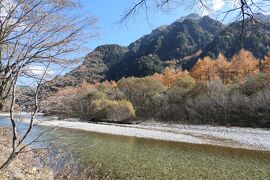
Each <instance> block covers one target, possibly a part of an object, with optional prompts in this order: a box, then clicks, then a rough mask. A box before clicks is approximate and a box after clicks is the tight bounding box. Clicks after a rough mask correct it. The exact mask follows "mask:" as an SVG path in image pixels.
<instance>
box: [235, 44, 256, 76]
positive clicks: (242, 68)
mask: <svg viewBox="0 0 270 180" xmlns="http://www.w3.org/2000/svg"><path fill="white" fill-rule="evenodd" d="M231 71H232V73H233V74H234V75H235V76H236V77H238V78H239V79H242V78H244V77H245V76H247V75H248V74H257V73H258V72H259V60H258V59H257V58H255V57H254V56H253V54H252V53H251V52H249V51H246V50H244V49H241V50H240V51H239V53H238V54H236V55H234V56H233V58H232V60H231Z"/></svg>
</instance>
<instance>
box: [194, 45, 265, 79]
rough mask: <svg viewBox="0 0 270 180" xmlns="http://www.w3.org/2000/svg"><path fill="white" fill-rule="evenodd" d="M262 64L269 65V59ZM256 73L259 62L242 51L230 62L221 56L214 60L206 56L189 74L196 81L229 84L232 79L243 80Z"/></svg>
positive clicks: (247, 52) (251, 55) (250, 54)
mask: <svg viewBox="0 0 270 180" xmlns="http://www.w3.org/2000/svg"><path fill="white" fill-rule="evenodd" d="M264 63H265V64H267V63H269V64H270V58H269V59H268V60H265V62H264ZM258 72H259V60H258V59H257V58H255V57H254V56H253V54H252V53H251V52H249V51H246V50H244V49H242V50H240V51H239V53H238V54H236V55H234V56H233V57H232V59H231V60H230V61H228V60H227V59H226V57H225V56H223V55H222V54H220V55H218V57H217V59H216V60H212V59H211V58H210V57H208V56H207V57H205V58H203V59H202V60H199V61H198V62H197V63H196V64H195V66H194V67H193V69H192V71H191V73H190V74H191V76H192V77H193V78H195V79H197V80H203V81H210V80H217V79H219V80H221V81H223V82H224V83H230V82H232V81H233V80H234V79H239V80H243V79H244V77H246V76H247V75H248V74H257V73H258Z"/></svg>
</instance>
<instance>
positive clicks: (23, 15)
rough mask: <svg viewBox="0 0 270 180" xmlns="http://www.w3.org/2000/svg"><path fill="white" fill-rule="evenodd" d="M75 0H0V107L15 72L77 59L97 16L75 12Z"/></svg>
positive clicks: (9, 88) (66, 62)
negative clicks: (38, 65)
mask: <svg viewBox="0 0 270 180" xmlns="http://www.w3.org/2000/svg"><path fill="white" fill-rule="evenodd" d="M74 8H79V4H78V3H77V2H76V1H75V0H1V2H0V84H1V86H0V110H1V109H3V104H4V101H5V100H6V99H7V98H8V96H9V94H10V91H11V89H12V86H13V84H14V81H15V79H16V74H18V73H22V72H25V69H27V68H29V67H30V66H35V65H37V64H44V63H45V64H47V63H48V62H50V64H51V65H52V64H57V65H63V64H68V63H71V62H74V60H78V56H74V53H79V52H80V50H82V44H83V40H84V39H87V38H86V36H91V35H93V34H92V33H91V30H92V28H93V24H94V23H95V21H96V19H95V18H93V17H90V16H86V15H83V16H82V15H81V14H78V12H76V13H77V14H76V13H75V12H74V11H73V10H74Z"/></svg>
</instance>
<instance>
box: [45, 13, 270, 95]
mask: <svg viewBox="0 0 270 180" xmlns="http://www.w3.org/2000/svg"><path fill="white" fill-rule="evenodd" d="M257 18H259V19H260V20H261V21H260V23H255V22H254V21H251V20H249V19H247V20H246V23H245V24H244V26H242V24H241V22H234V23H232V24H229V25H227V26H225V25H223V24H222V23H221V22H219V21H216V20H214V19H212V18H210V17H208V16H204V17H200V16H198V15H196V14H190V15H188V16H186V17H182V18H180V19H178V20H176V21H175V22H173V23H172V24H170V25H164V26H160V27H158V28H156V29H154V30H153V31H152V32H151V33H150V34H148V35H145V36H143V37H141V38H140V39H138V40H136V41H135V42H133V43H131V44H130V45H129V46H128V47H123V46H119V45H115V44H113V45H102V46H99V47H97V48H96V49H95V50H94V51H93V52H91V53H89V54H88V55H87V56H86V57H85V60H84V62H83V64H82V65H81V66H79V67H78V68H76V69H74V70H73V71H71V72H69V73H67V74H66V75H64V76H62V77H60V78H58V79H56V80H55V81H53V82H52V83H50V85H49V86H48V88H50V89H51V90H56V89H58V88H59V87H65V86H76V85H78V84H79V83H81V82H82V81H83V80H85V81H87V82H94V81H103V80H105V79H108V80H117V79H120V78H122V77H128V76H137V77H142V76H147V75H151V74H153V73H155V72H161V71H162V70H163V69H164V68H165V67H166V66H168V65H171V64H174V66H177V67H179V68H182V69H191V68H192V67H193V65H194V64H195V63H196V62H197V60H198V59H199V58H203V57H205V56H211V57H216V56H217V55H218V54H219V53H223V54H225V55H226V56H228V57H231V56H232V55H233V54H235V53H237V52H238V51H239V50H240V49H241V48H245V49H246V50H249V51H251V52H253V54H254V55H255V56H256V57H258V58H263V57H264V56H265V54H266V53H267V52H268V51H269V47H270V28H269V27H270V25H269V23H268V22H267V21H266V20H265V18H269V16H263V15H257ZM261 22H263V23H261ZM242 28H243V33H242V34H241V31H242ZM240 34H241V35H240ZM170 62H173V63H170Z"/></svg>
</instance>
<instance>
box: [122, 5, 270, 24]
mask: <svg viewBox="0 0 270 180" xmlns="http://www.w3.org/2000/svg"><path fill="white" fill-rule="evenodd" d="M218 3H220V6H222V7H224V8H218V9H217V8H215V5H216V4H218ZM269 6H270V1H269V0H221V1H216V0H134V1H133V3H132V4H131V6H130V7H129V8H128V9H127V10H126V11H125V12H124V14H123V16H122V17H121V19H120V21H119V22H121V23H122V22H125V21H126V20H128V19H129V17H131V16H132V15H134V14H136V13H139V12H140V11H141V10H145V13H146V15H148V10H149V9H155V11H159V10H163V11H168V10H169V11H171V10H175V9H176V7H183V8H185V9H187V8H188V9H194V8H200V9H201V10H202V11H207V12H208V13H219V14H222V15H223V16H221V17H222V21H224V19H226V18H227V17H228V15H230V14H233V15H234V16H235V18H236V20H242V21H245V19H246V18H250V19H253V20H256V14H268V12H269Z"/></svg>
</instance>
